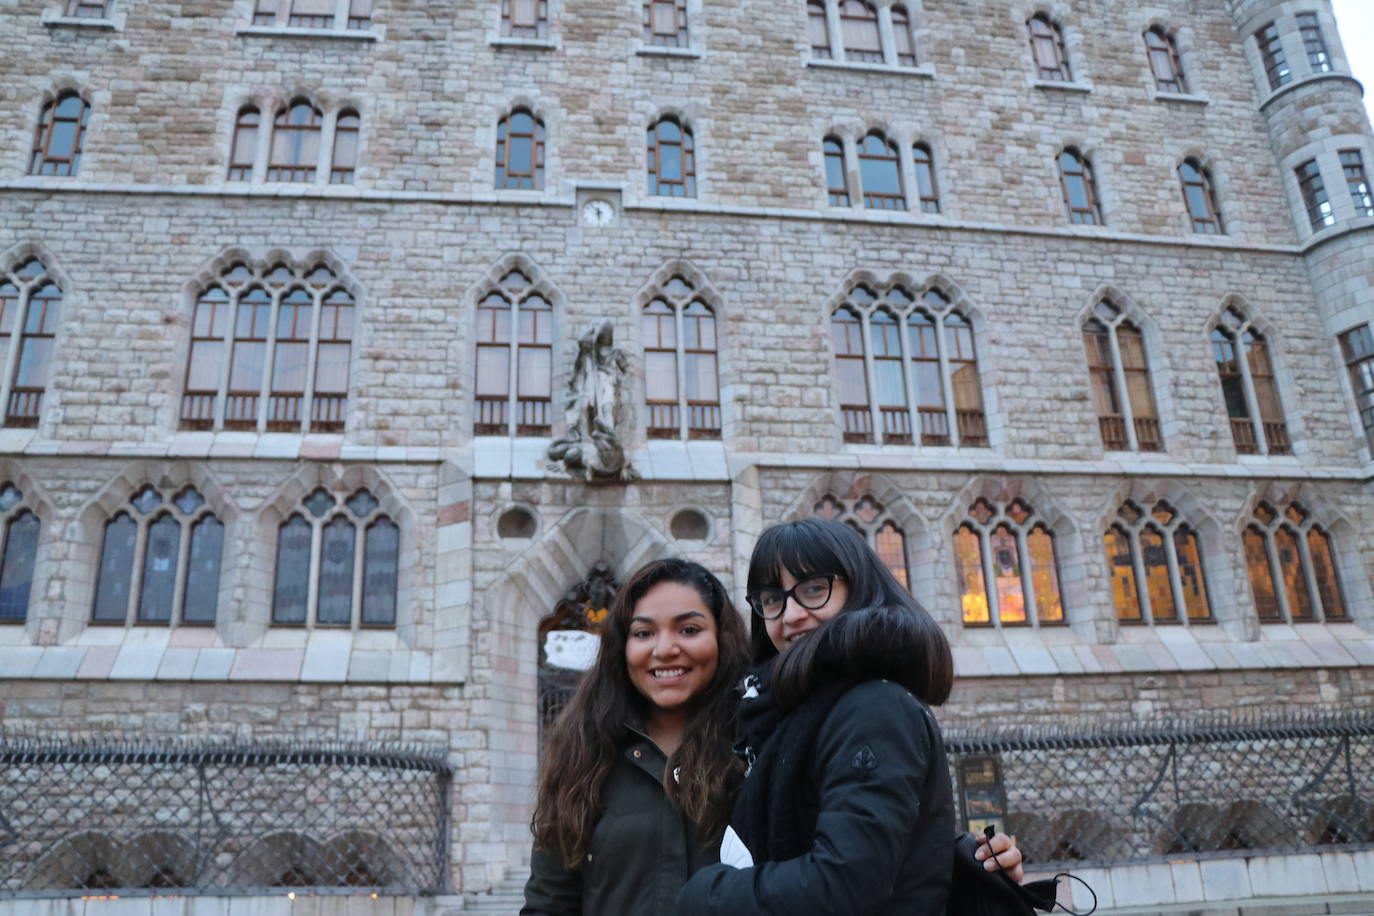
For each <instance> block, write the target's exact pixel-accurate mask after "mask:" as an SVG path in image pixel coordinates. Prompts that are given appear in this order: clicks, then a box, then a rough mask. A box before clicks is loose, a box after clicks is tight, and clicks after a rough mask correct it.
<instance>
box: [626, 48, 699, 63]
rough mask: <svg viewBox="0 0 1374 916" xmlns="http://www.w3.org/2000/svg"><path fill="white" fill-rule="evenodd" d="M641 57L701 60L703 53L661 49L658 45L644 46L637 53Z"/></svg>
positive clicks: (688, 50) (688, 49)
mask: <svg viewBox="0 0 1374 916" xmlns="http://www.w3.org/2000/svg"><path fill="white" fill-rule="evenodd" d="M635 54H637V55H638V56H640V57H681V58H686V59H690V60H700V59H701V52H700V51H698V50H696V49H695V48H661V47H659V46H658V45H643V46H641V47H640V48H638V49H637V50H636V51H635Z"/></svg>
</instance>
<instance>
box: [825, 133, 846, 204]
mask: <svg viewBox="0 0 1374 916" xmlns="http://www.w3.org/2000/svg"><path fill="white" fill-rule="evenodd" d="M821 155H822V157H823V159H824V164H825V184H826V196H827V199H828V200H829V202H830V206H832V207H848V206H850V202H851V201H850V196H849V167H848V163H847V162H846V156H845V152H844V141H843V140H841V139H840V138H839V137H834V136H831V137H826V138H825V139H824V140H822V141H821ZM837 172H838V178H839V180H840V183H839V184H838V185H837V184H835V179H836V177H837V175H836V173H837Z"/></svg>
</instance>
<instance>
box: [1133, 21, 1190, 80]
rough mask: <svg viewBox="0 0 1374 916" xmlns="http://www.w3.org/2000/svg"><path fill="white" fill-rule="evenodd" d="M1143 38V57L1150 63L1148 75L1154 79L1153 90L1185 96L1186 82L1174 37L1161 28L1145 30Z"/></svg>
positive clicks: (1155, 27)
mask: <svg viewBox="0 0 1374 916" xmlns="http://www.w3.org/2000/svg"><path fill="white" fill-rule="evenodd" d="M1144 37H1145V56H1146V58H1147V59H1148V60H1149V62H1150V73H1151V74H1152V75H1153V76H1154V78H1155V89H1156V90H1157V91H1159V92H1173V93H1178V94H1186V93H1187V92H1188V80H1187V77H1185V76H1184V74H1183V63H1182V61H1181V60H1180V59H1179V54H1178V45H1177V43H1175V41H1174V37H1173V36H1172V35H1170V34H1169V33H1168V32H1165V31H1164V29H1163V27H1161V26H1154V27H1153V28H1149V29H1146V30H1145V36H1144ZM1166 68H1167V69H1166Z"/></svg>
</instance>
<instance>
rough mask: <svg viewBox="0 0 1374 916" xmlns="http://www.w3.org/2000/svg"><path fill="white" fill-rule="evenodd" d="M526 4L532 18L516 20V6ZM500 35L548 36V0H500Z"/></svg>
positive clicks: (536, 37) (512, 36) (522, 36)
mask: <svg viewBox="0 0 1374 916" xmlns="http://www.w3.org/2000/svg"><path fill="white" fill-rule="evenodd" d="M526 3H527V4H528V5H529V8H530V10H532V11H533V13H534V17H533V20H532V21H530V20H522V21H520V22H517V21H516V16H515V14H516V11H517V7H518V6H519V5H521V4H526ZM501 35H502V36H504V37H506V38H532V39H544V38H548V37H549V0H501Z"/></svg>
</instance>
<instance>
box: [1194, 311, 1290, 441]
mask: <svg viewBox="0 0 1374 916" xmlns="http://www.w3.org/2000/svg"><path fill="white" fill-rule="evenodd" d="M1212 353H1213V356H1214V357H1215V359H1216V364H1217V374H1218V376H1219V377H1220V379H1221V390H1222V399H1223V402H1224V403H1225V405H1226V413H1227V416H1228V418H1229V419H1230V423H1231V437H1232V439H1233V440H1234V441H1235V445H1236V451H1237V452H1239V453H1240V454H1242V455H1254V454H1270V455H1286V454H1288V453H1289V452H1290V451H1291V447H1290V444H1289V440H1288V426H1287V423H1286V422H1285V421H1284V416H1283V408H1282V406H1281V405H1280V403H1279V392H1278V384H1277V383H1276V381H1275V379H1274V369H1273V366H1272V364H1271V363H1270V360H1269V351H1268V348H1267V347H1266V346H1265V340H1264V337H1263V336H1262V335H1261V334H1260V333H1259V332H1258V331H1256V330H1255V329H1254V328H1252V327H1250V325H1249V322H1248V321H1247V320H1246V318H1245V316H1244V315H1242V314H1241V313H1240V312H1238V311H1237V310H1236V309H1234V308H1228V309H1227V310H1226V311H1225V312H1224V313H1223V314H1222V318H1221V321H1220V322H1219V323H1218V324H1217V326H1216V328H1214V329H1213V331H1212Z"/></svg>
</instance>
